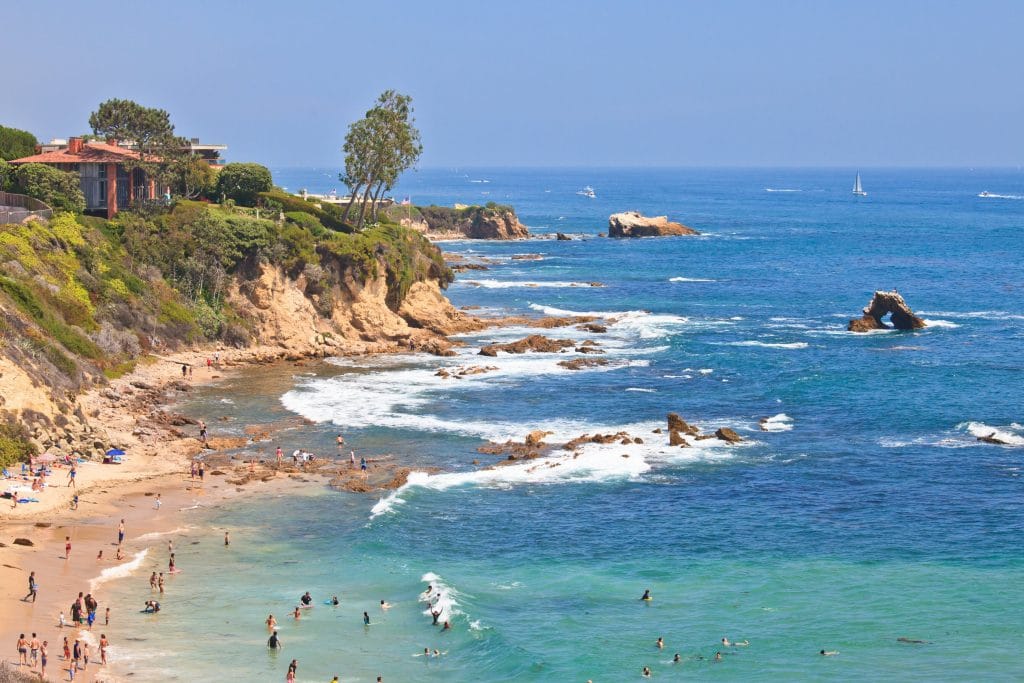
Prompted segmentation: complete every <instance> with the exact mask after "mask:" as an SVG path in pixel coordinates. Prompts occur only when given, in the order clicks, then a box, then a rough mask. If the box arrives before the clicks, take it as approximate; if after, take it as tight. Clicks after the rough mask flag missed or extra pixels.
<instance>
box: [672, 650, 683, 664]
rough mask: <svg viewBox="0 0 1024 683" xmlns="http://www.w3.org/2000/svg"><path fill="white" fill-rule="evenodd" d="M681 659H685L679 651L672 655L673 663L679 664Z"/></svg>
mask: <svg viewBox="0 0 1024 683" xmlns="http://www.w3.org/2000/svg"><path fill="white" fill-rule="evenodd" d="M681 661H683V658H682V657H680V656H679V653H678V652H677V653H675V655H674V656H673V657H672V663H673V664H678V663H679V662H681Z"/></svg>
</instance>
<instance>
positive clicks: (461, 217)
mask: <svg viewBox="0 0 1024 683" xmlns="http://www.w3.org/2000/svg"><path fill="white" fill-rule="evenodd" d="M392 211H393V214H392V217H393V218H395V219H396V220H399V221H400V222H401V223H402V225H405V226H406V227H410V228H412V229H414V230H417V231H419V232H421V233H423V234H424V235H426V236H427V237H429V238H431V239H467V238H468V239H474V240H514V239H525V238H527V237H529V236H530V231H529V229H527V227H526V226H525V225H523V224H522V223H521V222H520V220H519V217H518V216H517V215H516V212H515V211H514V210H513V209H512V207H509V206H500V205H497V204H489V205H487V206H461V207H458V206H457V207H456V208H449V207H446V206H420V207H415V209H408V210H407V212H406V213H405V214H404V215H403V207H397V208H396V209H393V210H392Z"/></svg>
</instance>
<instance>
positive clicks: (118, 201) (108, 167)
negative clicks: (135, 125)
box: [8, 137, 228, 218]
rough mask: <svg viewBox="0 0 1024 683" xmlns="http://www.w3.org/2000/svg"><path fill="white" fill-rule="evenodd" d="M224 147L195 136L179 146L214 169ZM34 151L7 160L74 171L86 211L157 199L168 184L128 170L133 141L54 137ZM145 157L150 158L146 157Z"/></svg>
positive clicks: (109, 211)
mask: <svg viewBox="0 0 1024 683" xmlns="http://www.w3.org/2000/svg"><path fill="white" fill-rule="evenodd" d="M227 148H228V146H227V145H211V144H203V143H201V142H199V138H192V139H190V140H188V141H187V142H186V143H185V145H184V147H183V149H184V150H185V151H188V152H189V153H191V154H194V155H196V156H198V157H200V158H201V159H203V160H205V161H206V162H207V163H209V164H210V166H212V167H213V168H214V169H218V170H219V169H220V168H222V167H223V166H224V159H223V158H222V157H221V152H223V151H224V150H226V149H227ZM38 152H39V153H38V154H35V155H33V156H30V157H24V158H22V159H14V160H12V161H10V162H8V163H11V164H15V165H16V164H48V165H50V166H54V167H56V168H59V169H60V170H62V171H72V172H74V173H77V174H78V177H79V179H80V182H81V185H82V194H84V195H85V211H86V213H91V214H98V215H101V216H106V217H107V218H111V217H113V215H114V214H115V213H117V211H118V209H119V208H120V209H124V208H127V207H130V206H131V205H132V204H134V203H137V202H142V201H147V200H153V199H159V198H160V197H161V196H163V195H164V193H166V192H168V188H165V187H161V188H157V187H156V182H155V180H154V179H153V178H149V177H147V175H146V173H145V172H144V171H143V170H142V169H134V170H132V171H129V170H128V168H127V167H126V166H125V162H127V161H131V160H138V158H139V155H138V152H137V151H136V145H135V143H134V142H130V141H129V142H124V141H121V142H118V141H117V140H107V141H106V142H100V141H98V140H88V141H86V140H83V139H82V138H77V137H73V138H68V139H67V140H63V139H60V138H54V139H53V140H51V141H50V142H48V143H46V144H43V145H39V147H38ZM147 161H153V159H152V158H148V159H147Z"/></svg>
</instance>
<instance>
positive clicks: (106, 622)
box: [103, 607, 110, 626]
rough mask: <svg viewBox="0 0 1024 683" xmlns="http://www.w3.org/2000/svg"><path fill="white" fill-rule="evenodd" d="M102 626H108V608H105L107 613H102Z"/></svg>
mask: <svg viewBox="0 0 1024 683" xmlns="http://www.w3.org/2000/svg"><path fill="white" fill-rule="evenodd" d="M103 625H104V626H110V608H109V607H108V608H107V611H106V612H104V613H103Z"/></svg>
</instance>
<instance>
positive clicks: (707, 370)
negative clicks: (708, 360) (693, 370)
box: [698, 368, 714, 375]
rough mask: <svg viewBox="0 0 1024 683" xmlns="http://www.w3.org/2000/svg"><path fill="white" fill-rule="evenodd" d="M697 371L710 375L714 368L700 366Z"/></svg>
mask: <svg viewBox="0 0 1024 683" xmlns="http://www.w3.org/2000/svg"><path fill="white" fill-rule="evenodd" d="M698 372H699V373H700V374H702V375H710V374H711V373H712V372H714V369H712V368H701V369H700V370H698Z"/></svg>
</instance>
